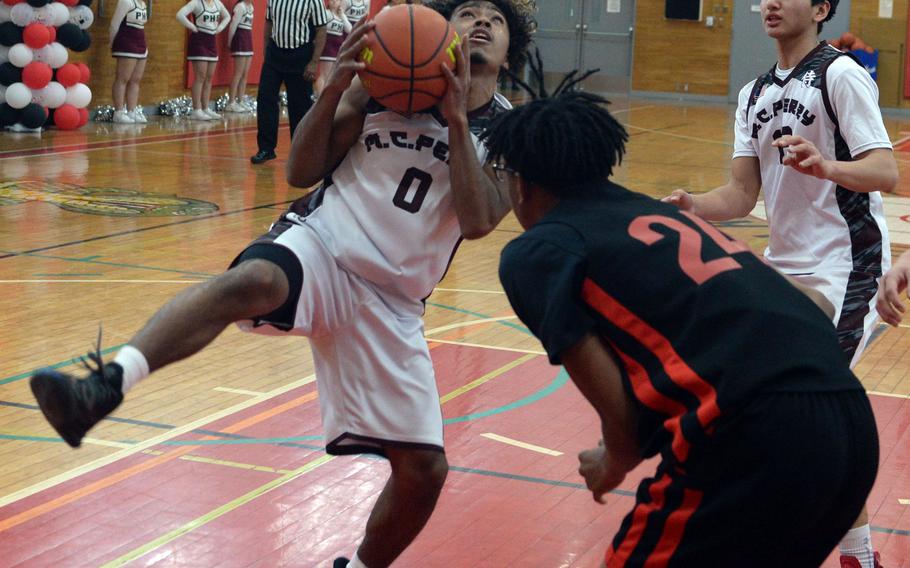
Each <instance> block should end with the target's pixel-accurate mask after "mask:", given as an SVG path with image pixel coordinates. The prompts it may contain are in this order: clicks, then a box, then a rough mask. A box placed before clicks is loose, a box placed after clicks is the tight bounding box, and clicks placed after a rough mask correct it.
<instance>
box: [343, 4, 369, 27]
mask: <svg viewBox="0 0 910 568" xmlns="http://www.w3.org/2000/svg"><path fill="white" fill-rule="evenodd" d="M344 15H345V16H347V17H348V21H349V22H350V23H351V25H352V26H356V25H357V22H359V21H360V19H361V18H366V17H367V16H369V15H370V0H347V8H345V10H344Z"/></svg>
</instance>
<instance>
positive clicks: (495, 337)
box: [0, 99, 910, 568]
mask: <svg viewBox="0 0 910 568" xmlns="http://www.w3.org/2000/svg"><path fill="white" fill-rule="evenodd" d="M612 110H613V112H614V113H615V114H616V115H617V117H618V118H620V120H621V121H622V122H623V123H624V124H626V126H627V127H628V129H629V132H630V134H631V142H630V145H629V153H628V155H627V157H626V159H625V161H624V162H623V167H622V169H621V171H620V172H619V173H618V175H617V176H616V178H615V179H616V180H617V181H618V182H619V183H622V184H624V185H627V186H628V187H630V188H632V189H636V190H638V191H642V192H644V193H647V194H649V195H652V196H655V197H658V196H662V195H665V194H667V193H669V192H670V191H671V190H672V189H673V188H674V187H688V188H691V189H693V190H707V189H710V188H712V187H714V186H716V185H718V184H720V183H722V182H723V181H725V179H726V176H727V174H728V168H729V163H730V154H731V139H732V124H731V114H732V109H731V108H730V107H726V106H715V105H699V104H676V103H668V102H660V101H654V100H636V99H632V100H627V99H621V100H617V101H616V102H615V104H614V105H613V107H612ZM886 123H887V126H888V130H889V133H890V135H891V137H892V139H893V140H894V141H895V143H896V149H897V154H896V155H897V157H898V160H899V162H900V165H901V166H902V167H903V169H904V172H905V173H904V176H903V183H902V185H901V189H900V191H899V192H898V195H894V196H888V197H887V198H886V201H887V206H886V209H887V211H888V213H889V223H890V228H891V235H892V239H893V240H894V247H893V248H894V252H895V254H897V253H899V252H900V251H903V250H906V248H907V246H908V245H910V199H907V197H908V196H910V178H908V176H910V173H907V172H910V154H908V153H905V152H906V151H908V150H910V148H905V146H910V142H905V140H908V139H910V136H908V135H910V121H908V120H906V119H895V118H887V117H886ZM287 148H288V140H287V129H286V127H283V128H282V131H281V133H280V143H279V159H278V160H275V161H273V162H269V163H267V164H265V165H262V166H258V167H252V166H251V165H250V163H249V160H248V157H249V156H250V155H252V154H253V153H254V152H255V151H256V144H255V120H254V119H253V118H252V117H249V116H246V117H229V118H228V119H226V120H225V121H219V122H216V123H194V122H190V121H188V120H185V119H173V118H160V119H159V118H157V117H156V118H153V119H152V120H151V123H150V124H148V125H146V126H134V125H113V124H94V123H93V124H89V125H88V126H87V127H86V128H85V129H84V130H83V131H80V132H47V133H44V134H42V135H40V136H35V135H27V134H12V133H3V134H0V566H3V567H8V566H121V565H130V566H152V565H154V566H193V567H203V566H219V567H220V566H231V567H233V566H237V567H240V566H261V567H269V566H329V565H331V560H332V559H333V558H334V557H335V556H338V555H342V554H344V555H350V553H352V552H353V550H354V549H355V547H356V544H357V541H358V539H359V537H360V536H361V534H362V530H363V526H364V523H365V519H366V515H367V514H368V512H369V510H370V509H371V507H372V504H373V500H374V498H375V496H376V495H377V493H378V491H379V490H380V488H381V486H382V484H383V482H384V480H385V478H386V475H387V469H386V468H387V466H386V464H385V463H384V462H382V461H381V460H377V459H371V458H367V457H346V458H332V457H329V456H326V455H325V454H324V452H323V451H322V440H321V437H320V434H321V428H320V422H319V410H318V401H317V397H318V393H317V392H316V388H315V383H314V382H313V374H312V373H313V366H312V361H311V356H310V353H309V350H308V349H307V348H306V346H305V345H304V341H305V340H303V339H299V338H266V337H260V336H250V335H246V334H242V333H241V332H239V331H237V330H235V329H233V328H232V329H229V330H228V331H227V332H225V333H224V334H223V335H222V336H221V337H220V338H219V339H218V340H216V341H215V343H214V344H213V345H212V346H210V347H209V348H208V349H207V350H205V351H203V352H202V353H200V354H199V355H197V356H195V357H193V358H192V359H190V360H189V361H185V362H182V363H180V364H176V365H174V366H172V367H168V368H166V369H164V370H163V371H161V372H159V373H156V375H155V376H154V377H152V378H151V379H150V380H147V381H145V382H144V383H142V384H141V385H139V386H138V387H137V388H136V389H134V390H133V391H132V392H131V393H130V396H129V398H128V399H127V401H126V402H125V403H124V404H123V405H122V406H121V407H120V408H119V409H118V410H117V412H116V413H115V415H114V416H113V417H111V418H110V419H108V420H106V421H104V422H103V423H102V424H101V425H99V426H98V427H97V428H96V429H95V430H93V431H92V432H91V433H90V436H89V438H87V439H86V441H85V444H84V445H83V447H82V448H81V449H80V450H78V451H73V450H71V449H69V448H68V447H67V446H66V445H65V444H64V443H63V442H62V441H61V440H60V439H59V438H57V437H56V436H55V433H54V432H53V431H52V430H51V429H50V427H49V426H47V424H46V423H45V422H44V420H43V418H42V417H41V414H40V412H39V411H38V410H37V408H36V407H35V405H34V400H33V399H32V397H31V394H30V392H29V390H28V386H27V378H28V376H29V375H30V372H31V371H32V370H33V369H35V368H37V367H40V366H47V365H53V366H56V367H59V368H63V369H65V370H68V371H74V370H76V368H77V366H76V364H75V362H74V358H76V357H78V356H79V355H81V354H82V353H84V352H85V351H87V350H88V349H89V348H90V347H91V346H92V344H93V342H94V340H95V336H96V333H97V330H98V326H99V325H102V326H103V330H104V352H105V353H108V354H112V353H113V352H115V351H116V349H117V348H118V347H119V346H121V345H123V344H124V343H125V342H127V341H128V340H129V338H130V337H131V336H132V334H133V333H134V332H135V331H136V330H137V329H138V328H139V327H140V326H141V325H142V324H143V323H144V322H145V320H146V319H147V318H148V317H150V316H151V315H152V313H154V311H155V310H156V309H157V308H158V307H159V306H160V305H162V304H163V303H164V302H165V301H167V300H168V299H169V298H170V297H171V296H173V295H174V294H175V293H176V292H178V291H179V290H182V289H184V288H185V287H187V286H189V285H191V284H192V283H194V282H199V281H202V280H205V279H206V278H210V277H212V276H213V275H216V274H218V273H219V272H221V271H222V270H223V269H224V268H225V266H226V265H227V263H228V262H229V261H230V260H231V259H232V258H233V256H234V255H235V254H236V253H237V252H238V251H239V250H241V248H242V247H243V246H244V245H245V244H246V243H248V242H249V241H250V240H251V239H253V238H254V237H256V236H258V235H259V234H261V233H262V232H264V231H265V230H266V229H267V227H268V225H269V223H270V222H271V221H272V219H273V218H275V217H276V216H277V215H278V214H279V213H280V211H281V210H282V209H283V208H284V207H285V205H286V204H287V203H288V202H289V201H291V200H292V199H294V198H295V197H296V196H298V195H300V192H299V191H298V190H295V189H292V188H289V187H288V185H287V184H286V182H285V180H284V157H285V156H286V152H287ZM757 213H758V212H757ZM723 228H724V229H725V230H726V231H728V232H730V233H732V234H734V235H736V236H738V237H740V238H742V239H745V240H746V241H747V242H749V243H750V245H752V246H753V247H755V248H756V250H760V249H761V248H762V245H763V243H764V241H765V239H766V233H767V226H766V224H765V223H764V221H763V220H762V219H761V218H760V217H757V216H756V217H750V218H748V219H744V220H741V221H737V222H733V223H727V224H724V226H723ZM519 231H520V229H519V227H518V224H517V222H516V221H515V219H514V218H513V217H511V216H510V217H509V218H507V219H506V220H505V221H504V222H503V223H502V225H501V226H500V227H499V228H498V229H497V230H496V231H495V232H494V233H493V234H492V235H490V236H489V237H487V238H485V239H483V240H481V241H474V242H467V243H465V244H464V245H463V246H462V248H461V250H460V251H459V254H458V255H457V257H456V259H455V262H454V264H453V266H452V268H451V270H450V272H449V274H448V275H447V276H446V278H445V280H444V281H443V282H442V283H441V284H440V287H439V289H438V290H437V291H436V292H435V293H434V294H433V295H432V296H431V297H430V299H429V302H428V308H427V315H426V329H427V337H428V339H429V341H430V345H431V348H432V351H431V353H432V355H433V358H434V361H435V364H436V369H437V378H438V382H439V390H440V393H441V394H442V395H443V396H442V408H443V412H444V416H445V418H446V421H447V426H446V439H447V446H448V456H449V461H450V463H451V465H452V471H451V473H450V476H449V480H448V483H447V485H446V488H445V490H444V494H443V496H442V498H441V501H440V504H439V507H438V509H437V511H436V513H435V514H434V516H433V518H432V519H431V520H430V523H429V525H428V526H427V528H426V530H425V531H424V533H423V534H422V535H421V536H420V537H419V538H418V540H417V541H416V542H415V543H414V545H413V546H412V547H411V548H410V549H409V550H408V551H407V552H406V553H405V554H404V555H403V556H402V558H401V559H400V561H399V562H398V565H400V566H439V567H443V566H445V567H452V566H458V567H493V566H529V567H556V566H560V567H562V566H579V567H593V566H597V565H598V564H599V562H600V560H601V558H602V555H603V553H604V550H605V548H606V546H607V543H608V542H609V539H610V538H611V536H612V534H613V533H614V531H615V530H616V529H617V527H618V525H619V522H620V520H621V518H622V516H623V515H624V514H625V513H626V512H627V511H628V510H629V509H630V507H631V504H632V502H633V501H632V492H633V491H634V488H635V485H636V483H637V481H638V480H640V479H641V478H642V477H643V476H645V475H647V474H648V473H649V472H651V471H653V467H654V464H653V462H652V463H647V464H644V465H643V466H642V467H640V468H639V469H638V470H636V471H635V472H634V473H633V475H631V476H630V477H629V479H628V480H627V481H626V482H625V483H624V484H623V486H622V487H620V488H619V489H618V490H617V491H615V492H614V494H613V495H611V496H610V498H609V502H608V504H607V505H606V506H601V505H597V504H595V503H594V502H593V501H592V500H591V498H590V494H589V493H588V492H587V491H586V490H585V489H584V486H583V483H582V480H581V479H580V478H579V477H578V475H577V473H576V458H575V456H576V454H577V452H578V451H580V450H582V449H584V448H586V447H589V446H591V445H592V444H594V443H596V441H597V439H598V430H597V428H598V426H597V420H596V417H595V415H594V412H593V411H592V410H591V409H590V407H589V406H588V405H587V403H585V402H584V400H583V399H582V398H581V396H580V395H579V394H578V393H577V391H576V390H575V389H574V387H572V385H571V384H570V383H568V382H567V377H566V375H565V373H564V372H562V371H560V369H558V368H555V367H551V366H549V365H548V363H547V361H546V358H545V357H544V356H542V353H541V350H540V346H539V344H538V343H537V342H536V341H535V340H534V339H533V338H532V337H531V336H529V334H528V333H527V331H526V330H525V329H524V328H523V327H522V326H521V325H520V323H519V322H518V321H517V320H516V318H515V317H514V314H513V312H512V311H511V309H510V308H509V305H508V302H507V301H506V298H505V297H504V295H503V294H502V291H501V289H500V287H499V283H498V280H497V270H496V269H497V262H498V258H499V251H500V250H501V248H502V247H503V245H504V244H505V243H506V242H508V241H509V240H510V239H512V238H514V237H515V236H516V235H517V234H518V233H519ZM908 325H910V321H908V322H907V323H906V324H905V325H904V326H902V327H900V328H885V327H882V328H881V329H880V333H879V334H878V335H877V336H876V339H875V341H874V343H873V344H872V345H871V347H870V348H869V350H868V351H867V353H866V355H865V358H864V359H863V361H862V362H861V364H860V365H859V367H858V368H857V373H858V375H859V376H860V378H861V379H862V381H863V383H864V384H865V385H866V387H867V389H868V390H869V391H870V392H871V393H872V394H871V399H872V402H873V406H874V407H875V410H876V415H877V420H878V425H879V430H880V433H881V441H882V453H881V461H882V463H881V470H880V474H879V477H878V482H877V485H876V488H875V490H874V491H873V493H872V496H871V499H870V501H869V510H870V514H871V516H872V525H873V527H874V528H873V531H874V532H873V537H874V540H875V543H876V547H877V548H878V549H879V550H881V551H882V553H883V556H884V564H885V566H887V567H888V568H893V567H898V566H910V432H908V426H910V402H908V396H910V354H908V348H910V334H908V329H907V328H908ZM111 356H112V355H111ZM832 498H836V497H834V496H832ZM744 514H748V512H747V511H745V512H744ZM825 566H826V567H834V566H837V562H836V558H834V557H832V558H830V559H829V560H828V562H827V563H826V564H825Z"/></svg>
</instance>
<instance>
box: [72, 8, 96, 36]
mask: <svg viewBox="0 0 910 568" xmlns="http://www.w3.org/2000/svg"><path fill="white" fill-rule="evenodd" d="M69 10H70V22H72V23H74V24H76V25H77V26H79V27H80V28H81V29H83V30H87V29H88V28H89V27H91V25H92V23H93V22H94V21H95V14H94V13H93V12H92V9H91V8H89V7H88V6H82V5H79V6H73V7H72V8H70V9H69Z"/></svg>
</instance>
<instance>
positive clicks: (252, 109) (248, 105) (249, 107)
mask: <svg viewBox="0 0 910 568" xmlns="http://www.w3.org/2000/svg"><path fill="white" fill-rule="evenodd" d="M240 106H242V107H243V108H245V109H246V112H256V105H254V104H253V103H246V102H241V103H240Z"/></svg>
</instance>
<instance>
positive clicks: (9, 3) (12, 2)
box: [3, 0, 25, 6]
mask: <svg viewBox="0 0 910 568" xmlns="http://www.w3.org/2000/svg"><path fill="white" fill-rule="evenodd" d="M19 2H25V0H3V3H4V4H6V5H7V6H15V5H16V4H18V3H19Z"/></svg>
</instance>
